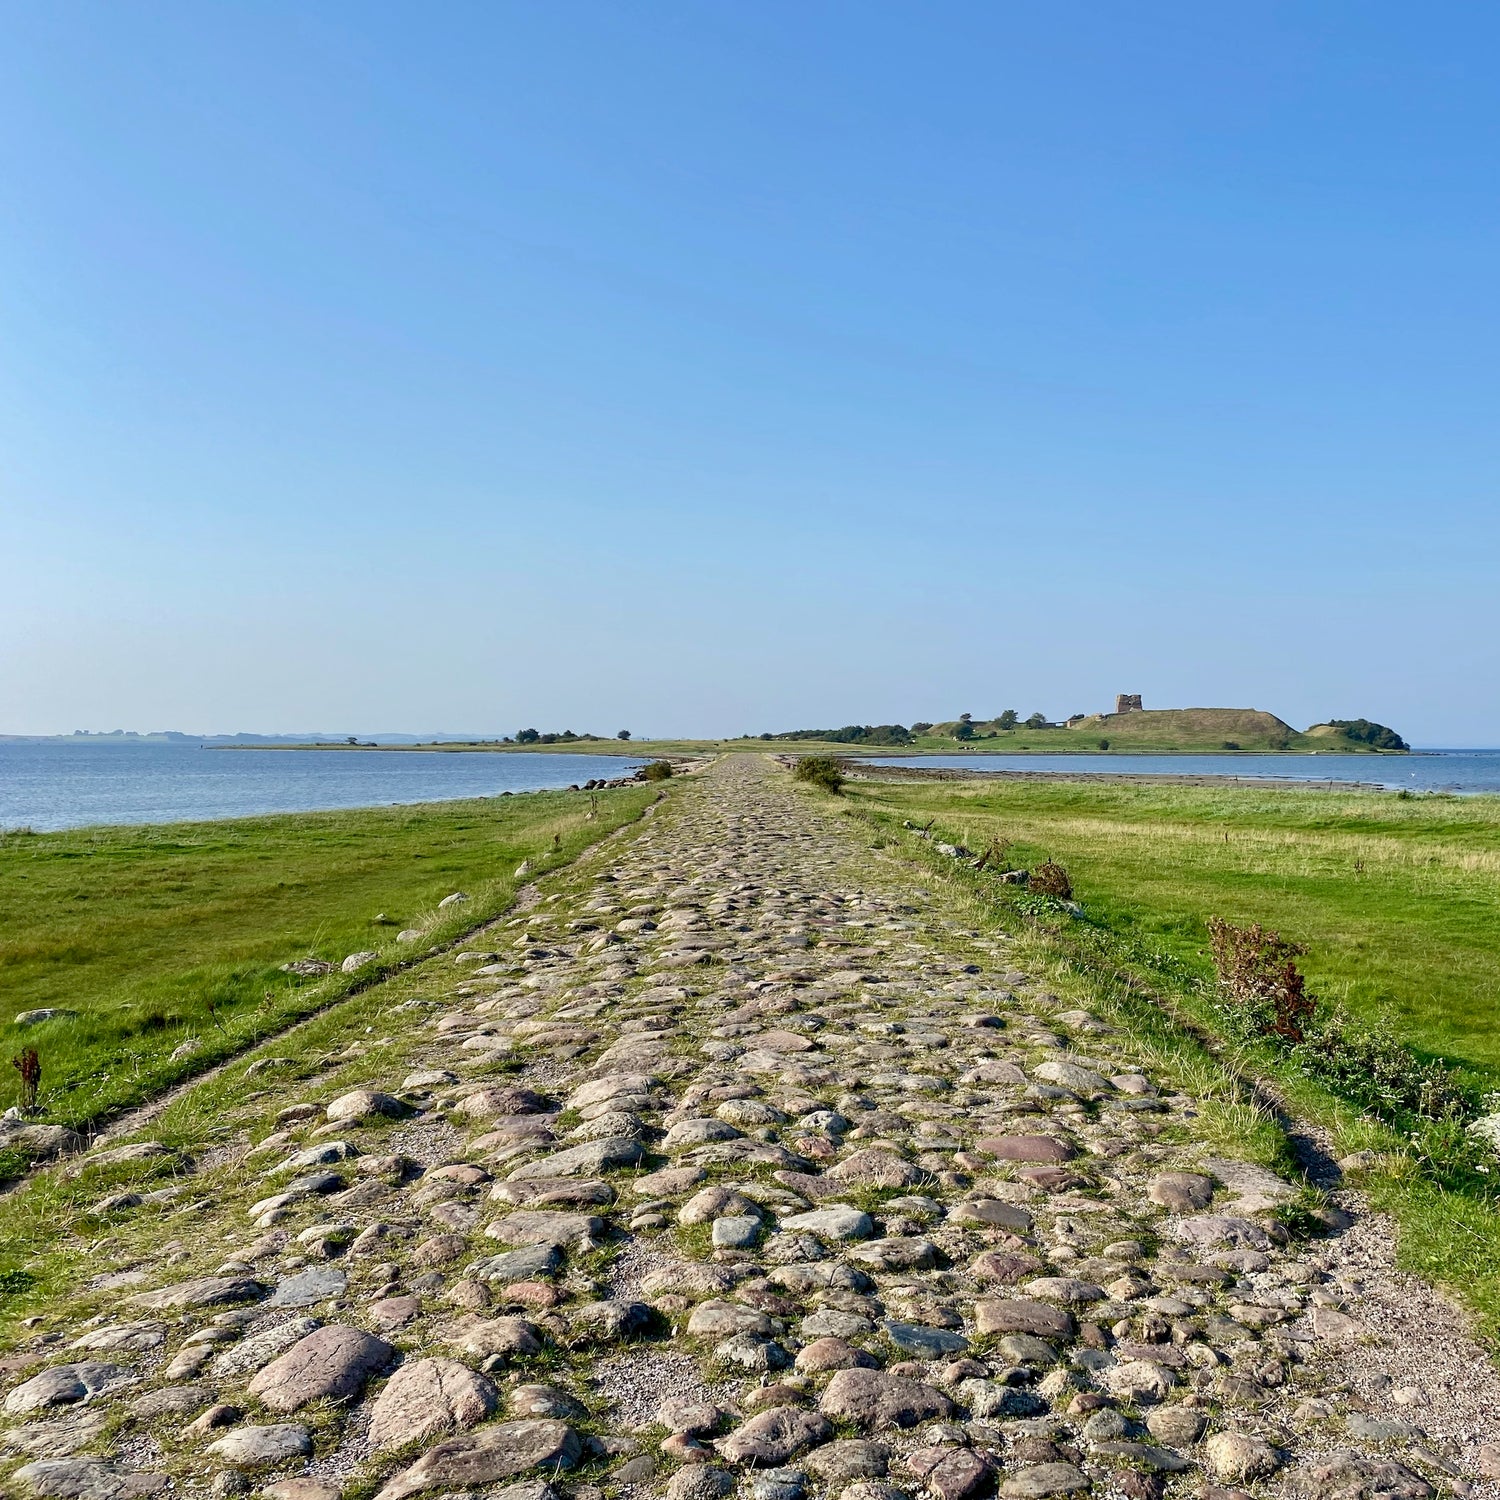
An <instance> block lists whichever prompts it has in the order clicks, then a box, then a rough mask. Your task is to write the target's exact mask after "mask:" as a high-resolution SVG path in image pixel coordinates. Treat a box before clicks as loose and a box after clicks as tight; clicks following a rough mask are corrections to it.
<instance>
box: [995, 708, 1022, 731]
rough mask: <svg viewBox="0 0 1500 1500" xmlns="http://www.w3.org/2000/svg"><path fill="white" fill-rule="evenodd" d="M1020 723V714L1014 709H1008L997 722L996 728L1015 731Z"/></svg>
mask: <svg viewBox="0 0 1500 1500" xmlns="http://www.w3.org/2000/svg"><path fill="white" fill-rule="evenodd" d="M1020 722H1021V716H1020V714H1018V713H1017V712H1016V711H1015V709H1013V708H1007V709H1006V710H1005V712H1004V713H1003V714H1001V715H1000V717H999V718H998V719H996V720H995V726H996V728H999V729H1014V728H1015V727H1016V725H1017V724H1019V723H1020Z"/></svg>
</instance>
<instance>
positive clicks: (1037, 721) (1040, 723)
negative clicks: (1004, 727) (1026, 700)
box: [1026, 714, 1050, 729]
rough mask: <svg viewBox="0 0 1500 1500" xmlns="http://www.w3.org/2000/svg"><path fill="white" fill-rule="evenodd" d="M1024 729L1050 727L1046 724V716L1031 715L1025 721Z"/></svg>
mask: <svg viewBox="0 0 1500 1500" xmlns="http://www.w3.org/2000/svg"><path fill="white" fill-rule="evenodd" d="M1026 727H1027V728H1028V729H1047V728H1049V727H1050V726H1049V725H1048V723H1047V715H1046V714H1032V716H1031V717H1030V718H1029V719H1027V721H1026Z"/></svg>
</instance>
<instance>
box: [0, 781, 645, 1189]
mask: <svg viewBox="0 0 1500 1500" xmlns="http://www.w3.org/2000/svg"><path fill="white" fill-rule="evenodd" d="M656 795H657V794H656V791H655V790H654V789H650V788H647V787H644V786H643V787H640V788H635V787H625V788H619V789H615V790H608V791H602V792H598V793H595V794H587V793H580V792H535V793H528V794H525V795H522V796H515V797H503V798H488V799H476V800H468V801H461V802H440V803H431V804H423V805H416V806H403V807H393V808H367V809H361V810H356V811H348V812H328V813H299V814H293V815H283V816H275V817H260V818H240V819H233V820H228V821H223V822H212V823H178V824H165V825H153V826H147V827H129V828H92V829H77V830H72V831H69V832H64V833H55V834H31V835H17V834H10V835H6V836H5V837H3V838H0V986H3V997H4V998H3V1002H0V1024H3V1026H4V1031H5V1042H6V1043H7V1044H8V1046H7V1051H6V1055H7V1057H9V1056H11V1055H15V1056H17V1057H20V1056H22V1055H23V1053H24V1050H25V1049H28V1048H30V1049H35V1051H36V1053H37V1055H38V1061H39V1063H40V1067H41V1079H40V1088H39V1091H38V1100H37V1103H38V1106H39V1108H38V1112H37V1113H36V1114H35V1115H34V1116H33V1117H31V1123H36V1122H41V1123H50V1124H53V1125H63V1126H68V1127H71V1128H74V1129H78V1128H82V1127H84V1126H87V1125H89V1124H92V1123H94V1122H97V1121H99V1120H101V1119H103V1118H107V1117H108V1116H110V1115H112V1114H114V1113H116V1112H118V1111H119V1110H122V1109H125V1108H129V1107H131V1106H133V1105H136V1104H138V1103H140V1102H141V1101H143V1100H145V1099H148V1098H150V1097H152V1096H153V1095H154V1094H156V1093H158V1092H159V1091H160V1090H161V1089H163V1088H166V1087H169V1086H171V1085H172V1084H174V1083H177V1082H179V1081H180V1080H182V1079H184V1078H186V1077H190V1076H192V1075H193V1074H195V1073H197V1072H200V1071H202V1070H203V1069H204V1068H206V1067H208V1066H211V1065H212V1064H214V1063H216V1062H218V1061H221V1060H223V1059H224V1058H226V1057H230V1056H233V1055H234V1054H236V1053H238V1052H240V1051H242V1050H244V1049H245V1048H246V1047H249V1046H252V1045H254V1043H255V1042H256V1041H257V1040H258V1039H259V1038H261V1037H263V1036H266V1035H268V1034H270V1033H272V1032H275V1031H278V1030H280V1029H282V1028H283V1027H285V1026H287V1025H289V1024H290V1023H292V1022H293V1021H295V1020H297V1019H298V1018H299V1017H302V1016H305V1015H308V1014H310V1013H311V1012H313V1011H315V1010H317V1009H319V1008H320V1007H322V1006H324V1005H327V1004H328V1003H329V1002H330V1001H331V1000H334V999H336V998H338V997H339V996H340V995H341V994H344V993H348V992H349V991H350V990H351V989H353V988H355V987H357V986H360V985H363V984H366V983H368V982H369V980H370V979H371V978H372V977H374V976H376V975H378V974H379V973H380V972H382V971H383V969H384V968H385V967H388V966H389V965H390V964H391V963H394V962H398V961H400V960H401V959H402V958H403V957H406V956H410V955H411V954H412V953H415V952H421V951H424V950H425V949H426V948H427V947H429V946H431V945H432V944H433V943H438V942H442V941H444V940H446V939H448V938H450V937H453V936H456V935H457V934H459V933H461V932H463V931H466V930H467V929H468V928H470V927H473V926H475V925H476V924H477V923H479V922H481V921H483V920H484V919H485V918H487V917H489V916H493V915H494V914H496V913H497V912H499V911H502V910H503V909H504V908H505V907H506V906H507V905H508V904H509V903H510V901H511V900H512V899H513V898H514V895H515V891H516V888H517V886H518V885H519V884H520V883H521V882H522V881H523V880H524V879H525V878H526V877H525V876H523V875H519V874H518V871H519V870H520V867H521V866H522V865H523V864H527V865H529V866H530V867H531V868H532V870H534V871H540V870H545V869H547V868H551V867H555V866H556V865H558V864H561V863H564V862H566V861H567V860H569V859H571V858H572V857H574V856H575V855H576V854H577V853H578V852H579V851H580V850H581V849H583V848H585V847H587V846H588V845H589V844H591V843H593V842H594V841H595V840H596V839H598V838H599V837H601V836H602V835H603V834H605V833H608V832H609V831H610V830H612V829H614V828H617V827H619V826H620V825H621V824H623V823H625V822H628V821H629V820H630V819H632V818H634V817H636V816H638V815H639V814H640V812H641V811H642V809H643V808H645V807H646V806H647V805H648V804H649V803H650V802H651V801H652V800H653V798H654V797H655V796H656ZM454 895H461V897H462V899H460V900H456V901H452V902H450V903H449V904H447V905H446V906H445V905H442V904H441V903H443V902H444V900H445V898H448V897H451V896H454ZM403 934H407V936H406V937H405V938H404V940H402V935H403ZM356 954H361V955H366V957H364V958H363V959H362V960H361V961H360V962H359V963H358V964H357V965H353V966H352V967H351V971H350V972H348V973H345V972H344V971H343V968H342V965H343V963H344V962H345V960H347V959H349V958H350V957H351V955H356ZM289 963H290V964H293V965H294V966H295V967H294V968H293V969H291V970H289V969H288V968H287V967H286V965H288V964H289ZM330 970H331V972H330ZM5 1072H6V1075H7V1081H6V1082H4V1083H0V1088H8V1089H9V1090H10V1091H11V1095H12V1097H10V1098H4V1103H5V1104H7V1105H10V1104H20V1103H21V1102H23V1100H22V1095H23V1091H24V1090H25V1088H26V1082H25V1080H24V1079H23V1078H22V1076H21V1072H20V1069H19V1068H17V1069H16V1070H14V1071H13V1070H11V1069H6V1070H5ZM0 1098H3V1095H0ZM9 1133H11V1134H14V1133H15V1132H14V1127H13V1128H12V1130H11V1131H10V1132H9ZM33 1135H34V1136H35V1132H33ZM24 1149H25V1147H24V1145H23V1144H19V1143H13V1144H12V1145H11V1147H10V1153H9V1155H3V1156H0V1170H6V1169H8V1170H9V1171H10V1172H12V1173H13V1172H14V1170H15V1169H16V1168H17V1166H18V1164H19V1163H18V1159H17V1153H18V1152H20V1151H22V1150H24Z"/></svg>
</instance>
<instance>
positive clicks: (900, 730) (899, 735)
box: [761, 724, 931, 745]
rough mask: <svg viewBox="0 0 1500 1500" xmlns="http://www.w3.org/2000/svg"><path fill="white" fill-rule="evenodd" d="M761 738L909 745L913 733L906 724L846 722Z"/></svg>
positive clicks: (833, 742)
mask: <svg viewBox="0 0 1500 1500" xmlns="http://www.w3.org/2000/svg"><path fill="white" fill-rule="evenodd" d="M926 727H928V728H931V725H928V726H926ZM761 739H763V740H821V741H823V742H824V743H826V744H830V745H909V744H911V740H912V734H911V730H909V729H908V728H907V727H906V726H905V725H904V724H846V725H844V727H843V728H842V729H788V730H786V731H785V732H783V733H781V734H763V735H761Z"/></svg>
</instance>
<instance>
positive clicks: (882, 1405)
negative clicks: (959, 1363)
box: [818, 1370, 953, 1432]
mask: <svg viewBox="0 0 1500 1500" xmlns="http://www.w3.org/2000/svg"><path fill="white" fill-rule="evenodd" d="M818 1406H819V1410H821V1411H822V1413H823V1415H824V1416H826V1417H832V1418H834V1419H835V1420H844V1421H848V1422H852V1423H854V1425H855V1426H857V1427H860V1428H863V1429H864V1430H865V1431H866V1432H879V1431H882V1430H884V1429H886V1428H889V1427H915V1426H916V1425H917V1423H919V1422H926V1421H930V1420H931V1419H932V1418H934V1417H946V1416H950V1415H951V1414H952V1412H953V1403H952V1402H951V1401H949V1400H948V1398H947V1397H946V1396H945V1395H943V1393H942V1392H941V1391H937V1390H934V1389H933V1388H932V1387H931V1386H930V1385H924V1384H923V1383H922V1382H921V1381H920V1380H911V1379H909V1378H908V1377H906V1376H904V1375H887V1374H886V1373H885V1372H884V1371H883V1370H840V1371H838V1372H837V1374H835V1375H834V1377H833V1379H832V1380H830V1381H829V1382H828V1387H827V1389H826V1390H825V1391H824V1392H823V1399H822V1400H821V1401H820V1402H819V1403H818Z"/></svg>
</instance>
